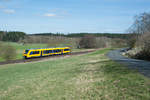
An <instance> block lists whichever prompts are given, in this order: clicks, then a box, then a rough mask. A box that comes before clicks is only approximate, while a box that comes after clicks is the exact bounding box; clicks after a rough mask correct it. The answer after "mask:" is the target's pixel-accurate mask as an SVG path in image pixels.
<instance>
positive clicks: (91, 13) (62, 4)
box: [0, 0, 150, 34]
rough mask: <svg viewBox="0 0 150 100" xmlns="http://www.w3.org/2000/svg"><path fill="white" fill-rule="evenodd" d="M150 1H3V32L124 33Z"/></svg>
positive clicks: (0, 11) (0, 17)
mask: <svg viewBox="0 0 150 100" xmlns="http://www.w3.org/2000/svg"><path fill="white" fill-rule="evenodd" d="M149 5H150V0H0V30H4V31H6V30H7V31H23V32H26V33H28V34H32V33H41V32H62V33H72V32H73V33H75V32H93V33H96V32H111V33H123V32H125V31H126V30H127V29H128V28H129V26H130V25H131V24H132V23H133V18H134V16H135V15H137V14H139V13H142V12H149V11H150V6H149Z"/></svg>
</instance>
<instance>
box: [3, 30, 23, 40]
mask: <svg viewBox="0 0 150 100" xmlns="http://www.w3.org/2000/svg"><path fill="white" fill-rule="evenodd" d="M25 36H26V33H24V32H18V31H10V32H7V31H0V41H11V42H18V41H19V40H20V39H24V37H25Z"/></svg>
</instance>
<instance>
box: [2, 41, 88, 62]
mask: <svg viewBox="0 0 150 100" xmlns="http://www.w3.org/2000/svg"><path fill="white" fill-rule="evenodd" d="M1 43H2V44H3V45H11V46H13V47H14V48H15V49H16V52H17V55H16V57H15V58H14V60H15V59H22V58H23V56H22V54H23V52H24V50H25V49H31V48H47V46H48V44H25V45H22V44H19V43H15V42H1ZM84 50H86V49H72V51H73V52H79V51H84ZM87 50H88V49H87ZM0 61H5V60H4V59H3V58H1V57H0Z"/></svg>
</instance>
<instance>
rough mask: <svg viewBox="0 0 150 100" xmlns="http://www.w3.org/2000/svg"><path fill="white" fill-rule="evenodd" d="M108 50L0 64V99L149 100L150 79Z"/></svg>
mask: <svg viewBox="0 0 150 100" xmlns="http://www.w3.org/2000/svg"><path fill="white" fill-rule="evenodd" d="M109 50H110V49H103V50H99V51H96V52H93V53H90V54H86V55H81V56H73V57H67V58H63V59H62V58H61V59H57V60H56V59H54V60H50V61H43V62H34V63H26V64H12V65H2V66H0V87H1V88H0V100H20V99H21V100H50V99H51V100H80V99H84V100H149V99H150V79H148V78H146V77H144V76H142V75H140V74H139V73H137V72H136V71H131V70H128V69H127V68H126V67H124V66H121V65H120V64H117V63H115V62H113V61H111V60H109V59H108V58H107V57H106V56H105V55H104V54H105V53H107V52H108V51H109Z"/></svg>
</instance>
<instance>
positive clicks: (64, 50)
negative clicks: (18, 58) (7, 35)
mask: <svg viewBox="0 0 150 100" xmlns="http://www.w3.org/2000/svg"><path fill="white" fill-rule="evenodd" d="M68 53H71V48H70V47H58V48H35V49H27V50H24V53H23V57H24V58H25V59H27V58H34V57H43V56H50V55H62V54H68Z"/></svg>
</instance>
